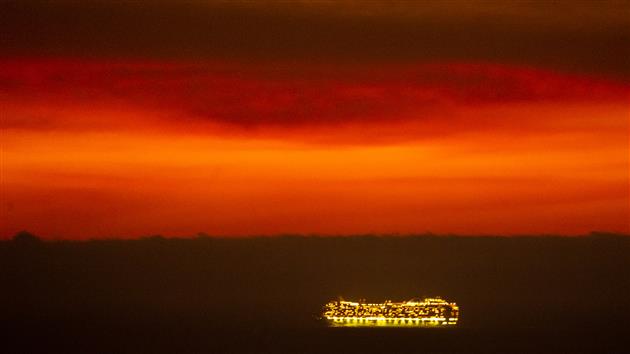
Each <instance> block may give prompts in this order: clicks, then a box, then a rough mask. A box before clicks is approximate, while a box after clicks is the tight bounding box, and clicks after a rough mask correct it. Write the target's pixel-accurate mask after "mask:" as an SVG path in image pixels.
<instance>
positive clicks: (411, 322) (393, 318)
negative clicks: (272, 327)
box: [323, 297, 459, 327]
mask: <svg viewBox="0 0 630 354" xmlns="http://www.w3.org/2000/svg"><path fill="white" fill-rule="evenodd" d="M323 317H324V318H325V319H327V320H328V321H329V322H330V325H331V326H344V327H346V326H351V327H354V326H357V327H360V326H388V327H390V326H392V327H406V326H452V325H456V324H457V320H458V318H459V307H458V306H457V304H456V303H454V302H448V301H446V300H443V299H441V298H439V297H435V298H425V299H423V300H409V301H406V302H391V301H385V302H383V303H367V302H364V301H359V302H353V301H331V302H329V303H327V304H326V306H325V307H324V315H323Z"/></svg>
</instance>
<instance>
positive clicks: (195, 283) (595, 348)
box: [0, 236, 630, 353]
mask: <svg viewBox="0 0 630 354" xmlns="http://www.w3.org/2000/svg"><path fill="white" fill-rule="evenodd" d="M629 255H630V238H623V237H605V236H596V237H583V238H574V239H566V238H534V237H532V238H458V237H445V238H437V237H415V238H395V239H391V238H388V239H385V238H375V237H353V238H297V237H296V238H287V237H283V238H267V239H265V238H257V239H240V240H226V239H212V238H202V239H189V240H169V239H166V240H165V239H158V238H154V239H146V240H137V241H92V242H55V243H41V244H38V243H24V244H20V243H16V242H0V277H1V278H0V279H1V281H2V285H1V290H2V292H1V293H0V300H1V308H0V325H1V326H2V328H0V333H1V334H0V335H1V336H2V337H3V340H2V343H1V345H2V350H1V351H2V352H3V353H5V352H6V353H12V352H16V353H18V352H19V353H32V352H47V353H48V352H59V353H67V352H86V353H88V352H89V353H93V352H107V353H118V352H130V353H140V352H148V353H155V352H164V353H187V352H195V353H222V352H252V353H257V352H267V353H302V352H303V353H348V352H357V353H358V352H361V353H366V352H382V353H399V352H478V353H487V352H523V353H526V352H549V353H558V352H564V353H566V352H569V353H571V352H596V353H611V352H620V353H621V352H628V345H629V343H630V341H629V340H628V338H630V280H629V279H630V275H629V273H630V256H629ZM423 295H428V296H431V295H441V296H443V297H445V298H447V299H449V300H451V299H452V300H454V301H457V302H458V304H459V305H460V307H461V317H460V322H461V324H460V325H458V327H457V328H448V329H434V328H424V329H422V328H420V329H417V328H409V329H407V328H327V327H326V326H325V323H322V322H321V321H320V320H318V319H317V318H316V316H317V315H318V314H319V312H320V310H321V306H322V305H323V304H324V303H325V302H326V301H328V300H330V299H334V298H337V297H338V296H343V297H345V298H348V299H358V298H366V299H368V300H375V301H382V300H385V299H393V300H404V299H408V298H410V297H420V296H423Z"/></svg>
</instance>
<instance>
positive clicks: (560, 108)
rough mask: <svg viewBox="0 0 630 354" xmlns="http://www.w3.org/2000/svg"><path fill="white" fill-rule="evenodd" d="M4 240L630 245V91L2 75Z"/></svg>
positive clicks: (48, 71) (111, 72) (402, 75)
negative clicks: (591, 236) (27, 236)
mask: <svg viewBox="0 0 630 354" xmlns="http://www.w3.org/2000/svg"><path fill="white" fill-rule="evenodd" d="M0 79H1V81H2V83H3V84H2V87H1V91H0V102H1V105H2V107H3V113H2V121H1V128H2V146H1V147H2V156H1V162H2V166H1V168H2V169H1V176H0V177H1V188H2V190H1V192H2V198H1V202H0V203H1V205H0V208H1V209H0V211H1V214H0V223H1V226H0V237H2V238H9V237H11V236H12V235H13V234H14V233H16V232H17V231H19V230H22V229H27V230H29V231H31V232H33V233H36V234H38V235H41V236H43V237H47V238H91V237H99V238H100V237H137V236H143V235H151V234H164V235H167V236H187V235H188V236H190V235H194V234H196V233H197V232H206V233H208V234H212V235H259V234H265V235H267V234H280V233H302V234H311V233H317V234H356V233H422V232H427V231H430V232H433V233H440V234H442V233H458V234H505V235H515V234H533V233H535V234H540V233H544V234H549V233H557V234H569V235H574V234H583V233H588V232H590V231H593V230H605V231H612V232H624V233H629V232H630V224H629V221H628V220H629V219H630V217H629V215H630V196H629V187H630V184H629V176H628V174H629V157H630V149H629V145H628V138H629V133H630V128H629V124H630V113H629V103H630V99H629V97H630V96H629V92H630V86H629V85H627V84H625V83H623V82H622V81H611V80H610V79H602V78H596V77H593V76H588V75H586V74H567V73H561V72H553V71H550V70H548V69H537V68H534V67H524V66H515V65H504V64H502V65H498V64H493V63H479V62H477V63H473V62H470V63H467V62H461V61H459V62H442V63H440V64H436V63H431V62H423V63H418V64H414V65H411V64H409V65H378V66H375V65H364V66H350V65H342V64H338V65H308V64H300V65H298V64H295V63H277V64H276V65H271V66H269V65H267V66H261V65H254V64H247V63H231V64H227V63H224V62H223V63H222V62H217V61H207V62H187V61H158V60H154V61H150V62H149V61H131V60H127V61H106V60H94V59H91V60H88V59H60V58H56V59H41V58H40V59H36V60H35V59H34V60H15V59H11V60H4V62H3V63H2V65H1V68H0Z"/></svg>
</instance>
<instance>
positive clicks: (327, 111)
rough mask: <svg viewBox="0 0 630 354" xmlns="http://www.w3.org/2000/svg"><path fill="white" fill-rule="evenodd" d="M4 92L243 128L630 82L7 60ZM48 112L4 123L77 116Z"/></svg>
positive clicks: (431, 111) (508, 73) (468, 71)
mask: <svg viewBox="0 0 630 354" xmlns="http://www.w3.org/2000/svg"><path fill="white" fill-rule="evenodd" d="M0 92H1V98H0V100H1V101H3V102H4V103H5V104H10V105H13V106H15V105H20V104H22V105H26V106H31V107H32V106H35V107H37V106H38V105H39V106H53V107H56V108H57V109H59V108H60V107H61V108H70V109H71V108H72V107H76V106H81V107H86V106H88V107H89V106H92V105H94V106H98V107H103V106H107V107H115V108H120V109H127V108H129V107H132V108H133V109H139V110H147V111H150V112H164V113H165V114H164V116H167V117H170V118H167V121H169V122H170V123H169V124H174V125H179V126H181V125H184V126H185V125H186V124H198V123H202V124H203V123H211V124H213V125H214V126H217V125H218V126H223V127H228V128H230V129H237V130H238V129H265V128H271V129H293V128H308V127H312V128H318V129H319V128H327V127H332V128H334V127H336V126H340V125H344V124H349V123H352V124H372V123H377V124H392V123H401V122H402V123H411V124H415V123H417V122H420V123H421V122H423V121H426V120H435V119H439V120H448V119H449V118H448V117H449V116H454V115H455V112H456V110H457V109H458V108H461V107H471V106H473V107H474V106H481V105H488V104H509V103H520V102H581V101H593V102H604V101H619V100H627V98H628V93H629V92H630V90H629V86H628V85H627V84H625V83H615V82H610V81H605V80H599V79H594V78H585V77H578V76H572V75H563V74H558V73H553V72H549V71H542V70H536V69H531V68H523V67H510V66H504V65H495V64H462V63H450V64H419V65H416V66H406V67H394V66H389V67H388V66H385V67H383V66H357V67H347V66H346V67H343V66H336V67H322V66H319V67H308V66H297V65H286V66H283V65H278V66H264V67H261V66H257V65H251V64H250V65H248V64H225V63H214V62H208V63H176V62H105V61H85V60H83V61H82V60H31V61H28V60H27V61H18V60H5V61H4V62H3V63H2V66H1V68H0ZM50 114H51V113H50V112H47V113H42V115H50ZM42 115H37V114H35V115H34V114H33V113H32V112H31V113H29V114H26V113H23V114H20V115H16V114H13V115H12V116H11V117H8V118H7V119H5V120H3V123H2V125H3V127H4V128H12V127H14V128H15V127H22V128H25V127H28V128H34V129H37V128H41V129H48V128H50V127H54V126H56V125H57V126H58V127H60V126H68V125H70V126H72V124H75V123H77V124H80V123H79V122H75V123H67V122H65V123H64V124H56V123H55V118H54V117H49V116H46V117H42ZM532 119H535V118H532ZM111 123H112V124H114V125H115V123H114V122H111ZM442 123H446V122H442ZM102 124H104V125H107V124H108V123H107V122H103V123H102Z"/></svg>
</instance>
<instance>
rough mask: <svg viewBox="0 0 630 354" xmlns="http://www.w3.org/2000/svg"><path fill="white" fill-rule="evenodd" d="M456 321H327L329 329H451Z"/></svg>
mask: <svg viewBox="0 0 630 354" xmlns="http://www.w3.org/2000/svg"><path fill="white" fill-rule="evenodd" d="M456 324H457V321H451V322H448V321H444V320H439V321H438V320H420V319H362V318H343V319H340V318H337V319H328V326H329V327H432V328H436V327H453V326H455V325H456Z"/></svg>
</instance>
